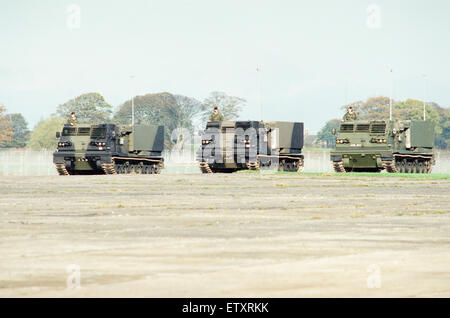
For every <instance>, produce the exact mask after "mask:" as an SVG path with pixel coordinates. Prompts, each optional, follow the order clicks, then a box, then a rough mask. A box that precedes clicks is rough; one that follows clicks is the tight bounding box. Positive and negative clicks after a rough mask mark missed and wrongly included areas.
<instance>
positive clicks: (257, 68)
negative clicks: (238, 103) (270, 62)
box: [256, 65, 263, 121]
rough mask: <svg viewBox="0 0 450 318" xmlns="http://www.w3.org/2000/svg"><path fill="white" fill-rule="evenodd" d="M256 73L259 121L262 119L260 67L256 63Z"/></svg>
mask: <svg viewBox="0 0 450 318" xmlns="http://www.w3.org/2000/svg"><path fill="white" fill-rule="evenodd" d="M256 73H257V77H258V89H259V108H260V116H261V121H262V120H263V103H262V74H261V68H260V67H259V66H258V65H256Z"/></svg>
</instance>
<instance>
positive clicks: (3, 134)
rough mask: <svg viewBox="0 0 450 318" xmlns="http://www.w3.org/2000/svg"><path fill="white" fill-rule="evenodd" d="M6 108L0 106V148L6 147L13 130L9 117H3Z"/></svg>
mask: <svg viewBox="0 0 450 318" xmlns="http://www.w3.org/2000/svg"><path fill="white" fill-rule="evenodd" d="M5 112H6V107H5V106H3V105H0V147H4V146H6V145H7V144H8V143H10V142H11V140H12V136H13V129H12V123H11V119H10V118H9V115H5Z"/></svg>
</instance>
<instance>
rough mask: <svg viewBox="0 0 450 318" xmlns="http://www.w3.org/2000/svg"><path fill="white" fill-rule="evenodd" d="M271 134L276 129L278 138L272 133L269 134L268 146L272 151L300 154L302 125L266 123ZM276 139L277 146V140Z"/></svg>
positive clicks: (278, 122) (281, 122) (276, 122)
mask: <svg viewBox="0 0 450 318" xmlns="http://www.w3.org/2000/svg"><path fill="white" fill-rule="evenodd" d="M266 126H267V127H270V130H271V131H272V132H274V131H275V129H276V128H278V136H275V135H274V133H271V134H270V137H269V139H270V141H271V142H270V146H271V148H272V149H278V150H279V152H280V154H282V153H292V154H294V153H301V151H302V148H303V138H304V137H303V123H299V122H285V121H274V122H268V123H267V125H266ZM277 139H278V144H276V143H277V141H276V140H277Z"/></svg>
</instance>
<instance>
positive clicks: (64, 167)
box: [53, 120, 434, 175]
mask: <svg viewBox="0 0 450 318" xmlns="http://www.w3.org/2000/svg"><path fill="white" fill-rule="evenodd" d="M303 132H304V128H303V123H301V122H279V121H275V122H263V121H222V122H208V124H207V126H206V129H205V131H204V132H203V135H202V145H201V148H200V149H199V150H198V151H197V161H198V164H199V168H200V171H201V172H202V173H216V172H235V171H238V170H266V169H267V170H268V169H270V170H278V171H291V172H300V171H302V169H303V166H304V157H303V154H302V149H303V139H304V137H303V136H304V133H303ZM334 133H335V134H336V133H337V138H336V147H335V149H334V150H333V151H331V153H330V160H331V162H332V165H333V168H334V170H335V172H338V173H345V172H380V171H381V170H384V169H385V170H386V171H387V172H390V173H395V172H402V173H430V172H431V168H432V165H433V164H434V155H433V146H434V125H433V123H432V122H430V121H419V120H405V121H393V120H386V121H365V120H356V121H345V122H343V123H341V125H340V127H339V130H338V131H337V132H334ZM56 137H57V138H60V140H59V143H58V149H57V150H56V152H55V153H54V154H53V162H54V164H55V166H56V169H57V171H58V173H59V174H60V175H71V174H158V173H160V172H161V170H162V169H163V167H164V158H163V157H162V151H163V147H164V127H163V126H147V125H134V126H124V125H114V124H101V125H75V126H70V125H64V127H63V129H62V132H57V133H56Z"/></svg>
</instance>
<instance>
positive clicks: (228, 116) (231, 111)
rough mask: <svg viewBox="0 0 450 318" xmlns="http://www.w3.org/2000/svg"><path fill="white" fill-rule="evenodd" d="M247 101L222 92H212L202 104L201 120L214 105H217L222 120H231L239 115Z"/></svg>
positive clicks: (210, 111)
mask: <svg viewBox="0 0 450 318" xmlns="http://www.w3.org/2000/svg"><path fill="white" fill-rule="evenodd" d="M246 102H247V101H246V100H245V99H243V98H240V97H236V96H230V95H227V94H226V93H223V92H212V93H211V94H210V95H209V97H208V98H206V99H205V100H204V101H203V104H202V120H203V122H204V123H205V122H206V121H207V120H208V118H209V116H210V115H211V113H212V111H213V109H214V107H215V106H217V107H219V111H220V113H221V114H222V115H223V118H224V120H233V119H236V118H238V117H239V112H240V111H242V108H243V107H244V106H245V103H246Z"/></svg>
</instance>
